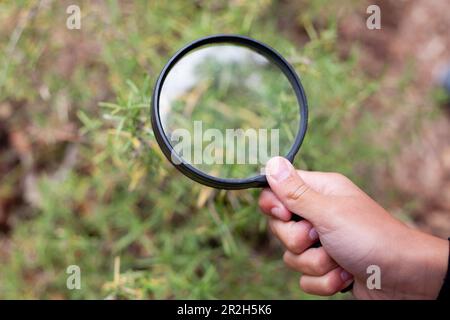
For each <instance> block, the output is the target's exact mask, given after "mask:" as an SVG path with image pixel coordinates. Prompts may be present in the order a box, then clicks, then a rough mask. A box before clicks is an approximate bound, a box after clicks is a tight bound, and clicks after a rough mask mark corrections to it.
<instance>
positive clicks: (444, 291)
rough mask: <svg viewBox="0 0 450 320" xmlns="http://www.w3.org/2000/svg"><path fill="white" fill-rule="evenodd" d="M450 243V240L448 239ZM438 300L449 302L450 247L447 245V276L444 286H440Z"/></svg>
mask: <svg viewBox="0 0 450 320" xmlns="http://www.w3.org/2000/svg"><path fill="white" fill-rule="evenodd" d="M448 240H449V241H450V238H448ZM437 299H438V300H450V245H449V255H448V264H447V274H446V276H445V279H444V284H443V285H442V288H441V291H439V295H438V297H437Z"/></svg>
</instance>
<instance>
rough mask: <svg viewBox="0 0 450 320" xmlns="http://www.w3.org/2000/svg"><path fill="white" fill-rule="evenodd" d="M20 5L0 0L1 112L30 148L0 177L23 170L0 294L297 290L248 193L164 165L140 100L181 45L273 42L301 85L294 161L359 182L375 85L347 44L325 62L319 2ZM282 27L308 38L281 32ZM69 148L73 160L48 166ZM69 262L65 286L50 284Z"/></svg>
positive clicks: (333, 36) (369, 151)
mask: <svg viewBox="0 0 450 320" xmlns="http://www.w3.org/2000/svg"><path fill="white" fill-rule="evenodd" d="M36 3H37V2H34V1H33V2H32V1H17V2H12V1H8V2H2V3H1V4H0V19H1V20H2V21H4V22H2V23H4V25H5V27H4V30H3V31H2V32H0V49H2V50H1V51H2V56H1V60H0V63H1V65H0V67H1V68H2V69H0V72H1V75H0V101H3V102H4V103H7V104H9V105H20V109H17V110H13V114H12V116H11V117H10V118H9V119H8V123H9V126H15V128H22V129H24V130H28V131H27V132H28V137H29V140H30V144H31V146H32V147H31V148H32V151H30V152H32V153H33V157H32V161H31V163H32V165H31V166H30V167H29V168H25V169H24V168H23V166H22V167H19V169H17V167H15V168H16V169H14V170H15V171H11V172H10V173H9V174H8V176H9V177H11V176H12V175H13V176H14V177H18V176H23V175H25V174H28V175H30V174H33V176H35V177H36V179H35V180H36V182H35V184H36V188H37V193H38V196H37V197H36V199H34V200H29V199H28V200H27V201H28V204H29V205H31V207H32V210H31V212H29V213H28V214H26V215H25V214H24V215H22V216H20V215H19V216H17V217H14V220H13V221H14V223H13V226H12V231H11V233H10V234H8V235H5V236H2V247H3V248H4V249H3V250H2V252H3V253H2V255H1V256H0V259H1V265H2V267H1V268H0V297H1V298H104V297H109V298H255V299H257V298H275V299H283V298H285V299H300V298H302V299H303V298H310V296H308V295H305V294H304V293H302V292H301V291H300V289H299V288H298V275H297V274H295V273H294V272H291V271H289V270H287V269H286V268H285V267H284V266H283V264H282V259H281V255H282V249H281V247H280V246H279V245H278V244H277V242H276V241H274V240H273V239H272V238H271V237H270V236H269V235H268V233H267V231H266V229H267V228H266V221H265V219H264V218H263V217H262V215H261V214H259V212H258V211H259V210H258V208H257V196H258V193H259V191H258V190H244V191H238V192H237V191H218V190H213V189H210V188H206V187H203V186H200V185H198V184H196V183H193V182H192V181H190V180H188V179H187V178H185V177H184V176H182V175H181V174H180V173H178V172H177V171H176V170H175V169H174V168H173V167H172V166H171V165H170V164H169V163H168V161H167V160H166V159H165V158H164V157H163V155H162V153H161V151H160V150H159V148H158V146H157V144H156V142H155V139H154V136H153V133H152V130H151V126H150V121H149V105H150V95H151V90H152V87H153V84H154V81H155V79H156V77H157V75H158V73H159V71H160V70H161V69H162V67H163V65H164V64H165V62H166V61H167V60H168V58H169V57H170V55H171V54H173V53H174V52H175V51H176V50H177V49H179V48H180V47H181V46H183V45H185V44H186V43H187V42H189V41H192V40H194V39H196V38H198V37H201V36H204V35H209V34H216V33H237V34H244V35H249V36H251V37H254V38H256V39H258V40H260V41H263V42H265V43H267V44H269V45H271V46H272V47H274V48H276V49H277V50H278V51H279V52H281V53H282V54H283V55H284V56H285V57H286V58H287V59H288V60H289V61H290V62H291V63H292V64H293V65H294V67H295V68H296V70H297V71H298V73H299V75H300V77H301V79H302V82H303V84H304V86H305V89H306V93H307V96H308V101H309V106H310V122H309V131H308V133H307V138H306V140H305V142H304V145H303V147H302V149H301V151H300V154H299V156H298V157H297V159H296V160H297V163H296V164H297V165H298V166H299V167H302V168H308V169H313V170H330V171H331V170H332V171H339V172H342V173H344V174H346V175H348V176H350V177H351V178H352V179H354V180H356V182H357V183H359V184H360V185H363V186H367V187H369V183H370V180H371V171H370V169H369V168H370V167H371V165H372V164H373V163H374V159H375V156H376V155H378V154H379V152H380V151H379V150H377V149H376V148H375V147H374V146H373V144H371V143H370V139H371V135H372V134H373V129H374V128H376V123H375V121H374V120H373V119H371V117H370V113H368V112H366V110H365V102H366V100H367V99H368V98H369V97H370V96H371V95H372V94H373V93H374V92H375V91H376V89H377V85H376V83H373V82H371V81H369V79H367V78H366V77H365V76H364V75H363V73H362V72H360V71H359V70H358V68H356V63H357V53H356V52H355V53H354V54H352V55H351V56H350V58H348V59H346V60H341V59H340V58H339V57H338V55H337V32H336V14H337V10H335V9H336V8H335V6H334V5H332V4H330V5H324V3H325V2H323V1H319V3H322V7H320V4H319V5H318V4H317V3H316V2H315V1H314V4H313V1H301V2H299V3H298V4H296V5H295V6H294V5H292V4H289V6H290V7H289V8H290V9H289V10H291V11H292V10H293V11H294V12H297V13H296V14H297V20H295V21H294V22H293V24H294V25H295V28H292V31H288V30H281V29H280V24H282V22H283V21H282V20H283V16H282V15H277V14H276V13H277V12H282V10H283V8H285V7H286V6H287V4H286V2H284V1H275V0H274V1H271V0H258V1H243V0H234V1H222V2H219V1H201V0H199V1H136V2H131V1H123V2H118V1H112V0H110V1H105V2H91V1H44V2H43V4H42V5H41V6H40V7H39V8H36ZM75 3H78V4H79V5H80V7H81V10H82V28H81V30H67V29H66V28H65V20H66V18H67V14H66V12H65V10H66V8H67V6H68V5H69V4H75ZM348 3H353V2H348ZM318 7H320V8H321V9H320V15H319V14H318V13H317V8H318ZM33 10H35V11H33ZM295 10H296V11H295ZM30 12H31V13H30ZM33 12H34V13H33ZM274 13H275V14H274ZM316 15H317V16H318V17H319V18H320V23H319V24H318V25H317V24H315V21H316V20H315V16H316ZM300 30H304V31H300ZM15 32H16V33H17V32H20V34H19V35H18V36H19V39H17V43H15V42H14V39H13V40H11V39H12V38H13V37H12V36H11V35H13V34H14V33H15ZM295 32H297V33H298V32H304V35H303V36H306V37H307V38H308V39H309V40H308V41H306V42H305V43H300V42H298V41H297V40H292V39H295V37H291V33H295ZM2 79H3V80H2ZM68 123H70V124H74V125H75V128H76V130H75V132H72V131H70V130H69V127H68V126H67V124H68ZM24 124H25V125H24ZM58 130H59V131H58ZM60 131H62V132H63V133H66V134H67V132H68V131H70V132H71V134H72V135H70V136H69V138H67V137H66V136H65V135H63V138H61V137H60V136H59V135H58V134H59V133H60ZM70 150H75V151H74V152H75V154H76V161H75V162H74V164H72V165H69V166H64V164H65V163H70V161H66V160H67V159H68V157H69V156H68V153H69V154H70V152H71V151H70ZM69 158H70V157H69ZM55 172H56V173H58V174H55ZM3 181H5V180H3ZM2 183H3V182H2ZM12 183H17V184H19V183H23V181H20V179H19V178H15V180H14V181H13V182H12ZM114 261H115V263H114ZM72 264H76V265H79V266H80V268H81V272H82V289H81V290H68V289H67V288H66V278H67V274H66V268H67V266H69V265H72ZM114 266H115V267H114ZM338 297H339V296H338Z"/></svg>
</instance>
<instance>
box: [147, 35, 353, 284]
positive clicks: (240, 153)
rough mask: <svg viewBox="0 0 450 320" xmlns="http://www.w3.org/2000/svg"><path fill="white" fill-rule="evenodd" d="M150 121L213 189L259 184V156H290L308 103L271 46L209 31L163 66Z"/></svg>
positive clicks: (172, 156) (182, 164)
mask: <svg viewBox="0 0 450 320" xmlns="http://www.w3.org/2000/svg"><path fill="white" fill-rule="evenodd" d="M151 121H152V127H153V132H154V134H155V137H156V140H157V142H158V144H159V146H160V147H161V150H162V151H163V153H164V155H165V156H166V157H167V159H168V160H169V161H170V162H171V163H172V164H173V165H174V166H175V167H176V168H177V169H178V170H180V171H181V172H182V173H183V174H184V175H186V176H187V177H189V178H191V179H192V180H194V181H197V182H199V183H201V184H204V185H206V186H210V187H214V188H219V189H245V188H255V187H266V186H268V183H267V179H266V176H265V174H264V165H265V164H266V162H267V161H268V160H269V159H270V158H272V157H274V156H284V157H285V158H287V159H288V160H289V161H291V162H292V161H293V160H294V157H295V155H296V154H297V152H298V150H299V149H300V146H301V144H302V142H303V139H304V137H305V134H306V129H307V123H308V105H307V101H306V95H305V91H304V89H303V87H302V84H301V82H300V79H299V77H298V76H297V74H296V73H295V71H294V69H293V68H292V66H291V65H290V64H289V63H288V62H287V61H286V59H284V58H283V57H282V56H281V55H280V54H279V53H278V52H276V51H275V50H274V49H272V48H271V47H269V46H268V45H266V44H263V43H261V42H259V41H256V40H254V39H251V38H248V37H244V36H239V35H214V36H208V37H205V38H201V39H198V40H195V41H193V42H192V43H190V44H188V45H187V46H185V47H184V48H182V49H181V50H179V51H178V52H177V53H175V55H174V56H173V57H172V58H171V59H170V60H169V62H167V64H166V65H165V66H164V69H163V70H162V72H161V74H160V75H159V77H158V80H157V82H156V86H155V88H154V91H153V96H152V109H151ZM292 219H293V220H296V221H298V220H301V218H300V217H298V216H295V215H293V218H292ZM320 245H321V244H320V242H317V243H315V244H314V245H313V247H319V246H320ZM351 288H352V285H350V286H349V287H348V288H346V289H344V290H342V292H345V291H348V290H350V289H351Z"/></svg>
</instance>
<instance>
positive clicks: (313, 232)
mask: <svg viewBox="0 0 450 320" xmlns="http://www.w3.org/2000/svg"><path fill="white" fill-rule="evenodd" d="M308 235H309V238H310V239H311V240H312V241H316V240H317V239H319V234H318V233H317V231H316V228H311V230H309V233H308Z"/></svg>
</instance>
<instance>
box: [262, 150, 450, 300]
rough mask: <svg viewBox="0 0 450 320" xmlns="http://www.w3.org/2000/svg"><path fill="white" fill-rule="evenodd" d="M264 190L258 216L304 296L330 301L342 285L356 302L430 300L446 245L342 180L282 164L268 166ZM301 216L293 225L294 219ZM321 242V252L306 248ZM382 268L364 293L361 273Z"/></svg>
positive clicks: (439, 279) (443, 264) (444, 263)
mask: <svg viewBox="0 0 450 320" xmlns="http://www.w3.org/2000/svg"><path fill="white" fill-rule="evenodd" d="M266 175H267V180H268V182H269V185H270V188H267V189H264V190H263V191H262V193H261V195H260V199H259V206H260V208H261V211H262V212H264V213H265V214H266V215H268V219H269V227H270V229H271V231H272V232H273V233H274V234H275V236H276V237H277V238H278V239H279V240H280V241H281V242H282V244H283V245H284V246H285V248H286V252H285V254H284V261H285V263H286V264H287V265H288V266H289V267H291V268H292V269H294V270H296V271H299V272H301V274H302V275H301V277H300V287H301V288H302V289H303V290H304V291H305V292H307V293H310V294H316V295H322V296H329V295H333V294H335V293H337V292H339V291H341V290H342V289H344V288H346V287H348V286H349V285H350V284H351V283H352V282H354V284H353V289H352V293H353V295H354V297H355V298H357V299H435V298H436V297H437V296H438V294H439V290H440V288H441V287H442V284H443V281H444V278H445V274H446V271H447V267H448V255H449V243H448V241H447V240H444V239H440V238H437V237H434V236H431V235H428V234H426V233H423V232H420V231H418V230H415V229H412V228H410V227H408V226H406V225H405V224H403V223H402V222H401V221H399V220H397V219H395V218H394V217H393V216H391V215H390V214H389V213H388V212H387V211H386V210H384V209H383V208H382V207H381V206H380V205H378V204H377V203H376V202H375V201H374V200H372V199H371V198H370V197H369V196H368V195H367V194H365V193H364V192H363V191H362V190H361V189H359V188H358V187H357V186H356V185H355V184H353V183H352V182H351V181H350V180H349V179H348V178H346V177H345V176H343V175H341V174H337V173H324V172H311V171H301V170H295V169H294V167H293V166H292V164H291V163H290V162H289V161H287V160H286V159H284V158H281V157H276V158H273V159H271V160H270V161H269V162H268V163H267V166H266ZM293 213H294V214H296V215H299V216H301V217H302V218H304V220H301V221H297V222H296V221H291V217H292V214H293ZM318 239H320V242H321V244H322V247H319V248H310V246H311V245H312V244H314V243H315V242H317V240H318ZM371 265H376V266H378V267H379V268H380V271H381V274H380V278H381V288H380V289H369V288H368V286H367V279H368V277H369V276H370V273H368V271H367V268H368V267H369V266H371Z"/></svg>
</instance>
